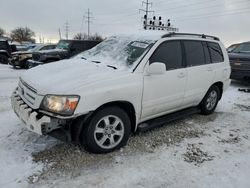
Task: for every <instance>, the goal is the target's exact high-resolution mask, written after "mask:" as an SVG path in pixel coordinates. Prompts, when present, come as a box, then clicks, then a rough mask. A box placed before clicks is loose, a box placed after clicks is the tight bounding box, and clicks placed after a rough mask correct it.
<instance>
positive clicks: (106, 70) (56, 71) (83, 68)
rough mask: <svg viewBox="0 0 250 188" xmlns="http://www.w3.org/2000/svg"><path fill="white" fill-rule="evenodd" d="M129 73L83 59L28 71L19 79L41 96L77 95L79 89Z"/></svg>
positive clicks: (60, 62)
mask: <svg viewBox="0 0 250 188" xmlns="http://www.w3.org/2000/svg"><path fill="white" fill-rule="evenodd" d="M129 73H130V72H129V71H121V70H118V69H117V70H114V69H113V68H110V67H107V66H106V65H103V64H96V63H93V62H88V61H86V60H83V59H69V60H62V61H58V62H55V63H50V64H46V65H42V66H38V67H35V68H32V69H29V70H28V71H26V72H25V73H24V74H23V75H22V76H21V78H22V80H24V82H26V83H27V84H29V85H30V86H31V87H33V88H35V89H36V90H37V91H38V93H39V94H41V95H46V94H62V95H63V94H77V93H74V92H75V91H78V90H79V88H82V87H87V86H88V85H91V84H95V83H97V82H102V81H105V80H107V79H117V78H118V77H119V76H122V75H127V74H129Z"/></svg>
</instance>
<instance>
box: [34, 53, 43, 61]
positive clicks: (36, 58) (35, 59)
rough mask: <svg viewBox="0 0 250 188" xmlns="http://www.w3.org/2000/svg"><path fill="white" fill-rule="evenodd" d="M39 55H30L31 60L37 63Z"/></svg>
mask: <svg viewBox="0 0 250 188" xmlns="http://www.w3.org/2000/svg"><path fill="white" fill-rule="evenodd" d="M40 57H41V56H40V54H35V53H34V54H32V59H33V60H34V61H39V60H40Z"/></svg>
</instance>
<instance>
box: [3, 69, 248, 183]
mask: <svg viewBox="0 0 250 188" xmlns="http://www.w3.org/2000/svg"><path fill="white" fill-rule="evenodd" d="M23 71H25V70H13V69H12V68H10V67H9V66H8V65H0V128H1V129H0V143H1V144H0V167H1V175H0V187H7V188H8V187H62V188H63V187H65V188H66V187H109V188H112V187H114V188H117V187H124V188H125V187H150V188H151V187H163V188H165V187H171V188H172V187H192V188H193V187H197V188H200V187H219V188H222V187H225V188H230V187H237V188H239V187H240V188H249V187H250V179H249V175H250V94H249V93H242V92H238V91H237V89H238V88H239V87H241V88H242V87H247V86H246V85H243V84H241V83H239V82H233V83H232V85H231V87H230V88H229V90H228V91H227V92H226V93H225V95H224V96H223V99H222V100H221V101H220V103H219V105H218V107H217V109H216V112H215V113H214V114H212V115H210V116H201V115H194V116H192V117H189V118H186V119H184V120H179V121H177V122H173V123H170V124H169V125H167V126H164V127H161V128H158V129H154V130H152V131H150V132H147V133H140V134H138V135H133V136H132V137H131V139H130V140H129V143H128V146H126V147H125V148H123V149H121V150H120V151H116V152H113V153H110V154H106V155H93V154H88V153H86V152H85V151H83V150H81V149H80V148H79V147H77V146H73V145H69V144H65V143H61V142H59V141H57V140H55V139H53V138H49V137H40V136H38V135H36V134H34V133H32V132H29V131H27V130H26V129H25V128H24V126H23V124H22V123H21V122H20V121H19V119H18V118H17V117H16V115H15V114H14V113H13V111H12V109H11V106H10V95H11V92H12V91H13V89H14V88H15V87H16V85H17V79H18V76H19V75H20V74H21V73H22V72H23ZM248 87H249V86H248Z"/></svg>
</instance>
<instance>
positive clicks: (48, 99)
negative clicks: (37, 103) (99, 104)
mask: <svg viewBox="0 0 250 188" xmlns="http://www.w3.org/2000/svg"><path fill="white" fill-rule="evenodd" d="M79 99H80V97H79V96H59V95H46V96H45V97H44V99H43V101H42V106H41V108H42V109H44V110H47V111H50V112H54V113H57V114H61V115H72V114H73V113H74V111H75V109H76V107H77V104H78V102H79Z"/></svg>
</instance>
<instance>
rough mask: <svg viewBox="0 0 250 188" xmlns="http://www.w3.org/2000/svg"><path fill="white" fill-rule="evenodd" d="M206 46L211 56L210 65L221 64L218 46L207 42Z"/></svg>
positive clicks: (221, 54) (222, 58)
mask: <svg viewBox="0 0 250 188" xmlns="http://www.w3.org/2000/svg"><path fill="white" fill-rule="evenodd" d="M207 44H208V48H209V52H210V55H211V59H212V63H220V62H223V61H224V57H223V53H222V50H221V48H220V45H219V44H217V43H214V42H208V43H207Z"/></svg>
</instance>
